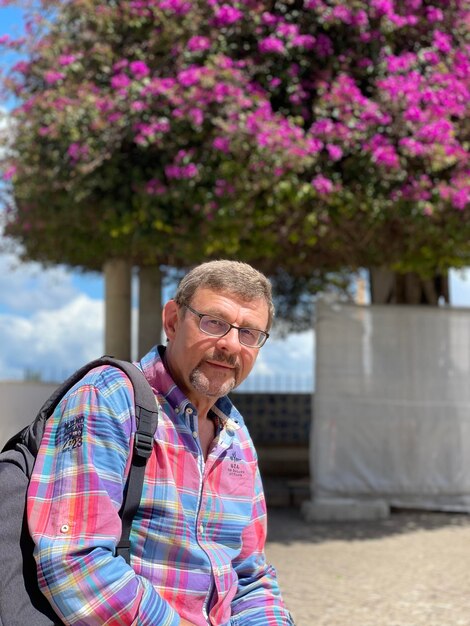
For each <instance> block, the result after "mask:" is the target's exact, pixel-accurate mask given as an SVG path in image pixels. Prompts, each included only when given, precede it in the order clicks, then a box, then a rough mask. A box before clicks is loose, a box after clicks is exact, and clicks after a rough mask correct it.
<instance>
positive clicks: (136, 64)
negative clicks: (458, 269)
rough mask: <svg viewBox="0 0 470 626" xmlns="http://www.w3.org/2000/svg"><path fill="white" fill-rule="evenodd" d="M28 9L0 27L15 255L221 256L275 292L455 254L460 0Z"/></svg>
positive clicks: (462, 50)
mask: <svg viewBox="0 0 470 626" xmlns="http://www.w3.org/2000/svg"><path fill="white" fill-rule="evenodd" d="M4 2H5V0H4ZM35 4H36V7H37V8H38V9H39V12H38V15H40V16H41V19H40V18H39V17H38V16H36V17H32V18H31V20H30V22H29V24H28V30H27V36H26V38H25V39H23V40H20V41H16V42H15V41H9V40H8V39H5V38H3V44H4V45H5V46H6V47H7V48H8V47H13V48H16V49H18V50H20V51H21V52H22V53H23V56H24V59H25V60H24V61H21V62H20V63H19V64H18V65H17V67H16V68H14V71H13V73H12V74H10V75H9V76H7V77H6V78H5V81H4V84H5V87H6V89H7V91H8V92H9V93H10V94H11V93H13V94H14V95H15V97H16V98H17V100H18V102H19V105H18V107H17V108H16V109H15V110H14V111H13V112H12V124H11V128H10V131H11V132H10V136H11V134H13V135H14V143H13V145H12V146H11V148H10V149H9V150H8V151H7V152H5V153H4V154H5V155H6V162H5V174H4V177H5V178H6V180H7V182H8V184H9V186H10V190H11V195H10V197H11V198H13V199H14V202H12V204H11V209H10V213H9V224H8V232H10V233H11V234H12V235H13V236H15V237H16V238H17V239H19V240H20V241H21V242H22V243H23V244H24V247H25V251H26V253H27V254H28V255H29V256H31V257H33V258H37V259H39V260H43V261H45V262H48V261H49V262H57V261H61V262H64V261H65V262H67V263H70V264H72V265H80V266H83V267H99V266H101V265H102V264H103V263H105V262H106V260H107V259H109V258H125V259H129V260H130V261H131V262H132V263H133V264H136V265H140V266H158V265H160V264H169V265H174V266H180V265H187V264H188V263H191V262H194V261H198V260H201V259H202V258H208V257H217V256H233V257H237V258H243V259H246V260H248V261H251V262H252V263H254V264H257V265H258V266H259V267H261V268H262V269H264V270H265V271H268V272H269V273H272V274H274V275H276V273H277V272H279V275H281V276H283V277H285V276H286V275H287V276H289V280H288V281H287V284H288V287H289V290H290V292H291V294H292V293H295V294H299V293H301V291H302V289H300V288H299V285H300V287H302V288H303V287H305V288H308V287H309V281H310V280H311V278H310V277H311V275H312V272H315V270H321V271H327V270H328V271H329V270H338V269H342V268H347V269H354V268H358V267H370V268H387V271H388V272H390V271H391V270H393V271H398V272H400V273H401V274H402V275H406V274H409V273H410V272H417V273H418V274H419V275H420V276H424V277H430V276H435V275H436V274H440V273H442V272H445V271H446V270H447V269H448V268H449V267H453V266H462V265H466V264H468V262H469V247H468V240H469V236H468V235H469V233H468V226H467V224H468V218H469V208H470V207H469V197H470V166H469V160H468V142H469V136H468V132H469V131H468V128H469V127H468V113H469V102H470V97H469V96H470V94H469V91H470V49H469V44H468V32H469V23H470V17H469V9H468V4H467V2H466V1H465V0H446V1H445V2H439V3H433V2H432V1H427V0H400V1H399V0H371V1H369V2H365V1H362V0H356V1H355V2H354V3H352V2H351V3H346V2H340V1H339V0H303V1H301V0H297V1H295V2H287V1H284V2H283V1H276V2H262V1H260V0H238V1H237V2H232V3H228V2H224V1H223V0H206V1H205V2H202V1H198V0H196V1H192V2H189V1H187V0H121V1H120V2H93V3H91V2H89V1H88V0H61V1H60V2H59V1H53V0H42V1H39V0H38V1H37V2H36V3H35ZM281 282H282V280H281ZM390 289H392V287H390ZM395 289H396V285H395ZM389 292H390V290H388V291H387V293H386V294H385V296H383V299H385V300H389V299H390V293H389ZM434 295H435V296H436V294H434ZM428 299H429V300H432V298H428ZM294 300H295V298H294Z"/></svg>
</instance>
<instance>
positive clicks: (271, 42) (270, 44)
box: [258, 37, 285, 54]
mask: <svg viewBox="0 0 470 626" xmlns="http://www.w3.org/2000/svg"><path fill="white" fill-rule="evenodd" d="M258 48H259V51H260V52H263V53H270V52H271V53H275V54H283V53H284V52H285V46H284V43H283V42H282V41H281V40H280V39H277V37H266V39H263V40H262V41H260V42H259V44H258Z"/></svg>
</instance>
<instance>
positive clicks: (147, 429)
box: [0, 356, 159, 626]
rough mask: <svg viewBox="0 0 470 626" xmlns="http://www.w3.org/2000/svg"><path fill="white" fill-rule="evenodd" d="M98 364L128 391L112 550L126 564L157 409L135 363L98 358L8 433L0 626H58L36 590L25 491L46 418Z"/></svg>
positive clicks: (1, 467) (1, 483) (2, 460)
mask: <svg viewBox="0 0 470 626" xmlns="http://www.w3.org/2000/svg"><path fill="white" fill-rule="evenodd" d="M101 365H110V366H113V367H117V368H119V369H120V370H122V371H123V372H125V374H126V375H127V376H128V377H129V379H130V380H131V382H132V385H133V387H134V396H135V410H136V419H137V430H136V434H135V440H134V449H133V451H132V465H131V469H130V472H129V477H128V480H127V485H126V490H125V494H124V501H123V504H122V507H121V510H120V512H119V515H120V516H121V520H122V534H121V540H120V542H119V544H118V546H117V550H116V556H118V555H120V556H122V557H123V558H124V559H126V561H127V562H128V563H129V560H130V543H129V536H130V531H131V525H132V520H133V518H134V515H135V512H136V510H137V507H138V505H139V502H140V497H141V494H142V484H143V480H144V472H145V464H146V462H147V460H148V458H149V456H150V454H151V452H152V448H153V437H154V434H155V430H156V428H157V424H158V414H159V407H158V403H157V401H156V398H155V396H154V393H153V391H152V389H151V387H150V385H149V384H148V382H147V380H146V378H145V376H144V375H143V373H142V372H141V371H140V370H139V369H138V368H137V367H136V366H135V365H133V364H132V363H129V362H127V361H120V360H118V359H114V358H113V357H108V356H104V357H101V358H99V359H96V360H95V361H91V362H90V363H87V364H86V365H84V366H83V367H81V368H80V369H79V370H77V371H76V372H75V373H74V374H72V375H71V376H70V377H69V378H68V379H67V380H66V381H65V382H64V383H62V384H61V385H60V387H58V389H56V391H55V392H54V393H53V394H52V396H50V398H49V399H48V400H46V402H45V403H44V404H43V406H42V408H41V410H40V411H39V413H38V415H37V416H36V418H35V419H34V421H33V422H32V423H31V424H30V425H29V426H26V427H25V428H24V429H23V430H21V431H20V432H19V433H17V434H16V435H14V436H13V437H12V438H11V439H10V440H9V441H8V442H7V443H6V444H5V446H4V448H3V450H2V452H1V453H0V567H1V568H2V571H1V584H0V626H51V624H62V622H61V621H60V620H59V618H58V617H57V616H56V615H55V613H54V611H53V610H52V609H51V607H50V605H49V603H48V601H47V599H46V598H45V596H44V595H43V594H42V593H41V591H40V590H39V587H38V583H37V573H36V563H35V561H34V557H33V541H32V539H31V537H30V535H29V532H28V528H27V523H26V516H25V504H26V492H27V489H28V484H29V479H30V477H31V472H32V470H33V466H34V461H35V458H36V455H37V453H38V450H39V445H40V443H41V438H42V436H43V433H44V427H45V423H46V420H47V418H48V417H49V416H50V415H51V414H52V413H53V411H54V409H55V407H56V406H57V405H58V403H59V402H60V400H61V398H62V397H63V396H64V395H65V394H66V393H67V391H68V390H69V389H71V388H72V387H73V385H75V384H76V383H77V382H78V381H80V380H81V379H82V378H83V376H85V374H86V373H87V372H88V371H90V370H91V369H93V368H95V367H99V366H101Z"/></svg>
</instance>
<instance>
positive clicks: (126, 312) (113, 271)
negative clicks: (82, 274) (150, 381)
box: [104, 259, 132, 360]
mask: <svg viewBox="0 0 470 626" xmlns="http://www.w3.org/2000/svg"><path fill="white" fill-rule="evenodd" d="M131 270H132V267H131V264H130V262H129V261H126V260H124V259H111V260H109V261H106V263H105V265H104V278H105V298H106V302H105V352H106V354H109V355H112V356H115V357H117V358H119V359H126V360H130V359H131Z"/></svg>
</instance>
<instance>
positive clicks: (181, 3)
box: [160, 0, 191, 15]
mask: <svg viewBox="0 0 470 626" xmlns="http://www.w3.org/2000/svg"><path fill="white" fill-rule="evenodd" d="M160 7H161V8H162V9H164V10H165V9H166V10H167V11H171V12H172V13H175V14H176V15H186V13H189V11H190V10H191V2H189V1H186V0H160Z"/></svg>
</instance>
